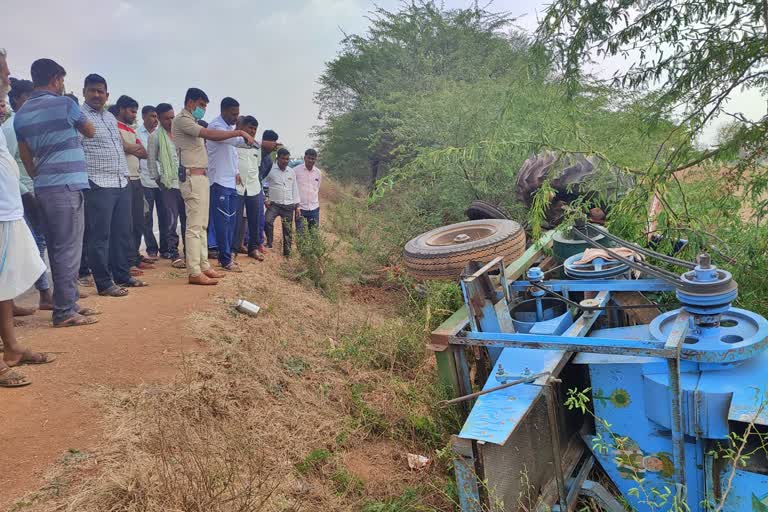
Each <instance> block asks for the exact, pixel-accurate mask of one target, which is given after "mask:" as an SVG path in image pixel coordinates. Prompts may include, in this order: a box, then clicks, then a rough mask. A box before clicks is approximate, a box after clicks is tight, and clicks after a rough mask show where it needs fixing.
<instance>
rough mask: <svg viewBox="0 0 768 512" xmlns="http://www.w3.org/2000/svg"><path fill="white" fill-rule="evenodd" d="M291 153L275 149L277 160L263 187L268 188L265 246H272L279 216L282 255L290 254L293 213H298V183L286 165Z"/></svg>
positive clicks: (282, 149) (291, 170)
mask: <svg viewBox="0 0 768 512" xmlns="http://www.w3.org/2000/svg"><path fill="white" fill-rule="evenodd" d="M290 159H291V153H290V152H289V151H288V150H287V149H285V148H280V149H279V150H278V151H277V162H275V164H274V165H273V166H272V170H271V171H269V174H267V177H266V178H264V188H265V189H268V194H267V197H266V201H265V204H266V206H267V214H266V219H265V222H264V232H265V233H266V235H267V248H272V242H273V241H274V232H275V219H276V218H277V217H280V224H281V225H282V226H283V256H285V257H288V256H290V255H291V238H292V231H293V229H292V226H293V218H294V213H295V214H296V215H297V216H298V215H299V202H300V199H299V184H298V183H297V182H296V173H294V172H293V169H291V168H290V167H288V162H289V161H290Z"/></svg>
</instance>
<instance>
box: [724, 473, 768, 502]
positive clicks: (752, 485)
mask: <svg viewBox="0 0 768 512" xmlns="http://www.w3.org/2000/svg"><path fill="white" fill-rule="evenodd" d="M731 471H732V469H731V468H730V467H727V468H726V469H725V470H724V471H723V472H722V473H721V475H720V493H721V495H723V494H724V493H725V491H726V489H727V486H728V480H729V479H730V476H731ZM722 510H724V511H727V512H768V475H761V474H759V473H751V472H749V471H744V470H741V469H737V470H735V474H734V478H733V485H732V487H731V489H730V491H729V492H728V496H727V497H726V499H725V506H724V507H723V509H722Z"/></svg>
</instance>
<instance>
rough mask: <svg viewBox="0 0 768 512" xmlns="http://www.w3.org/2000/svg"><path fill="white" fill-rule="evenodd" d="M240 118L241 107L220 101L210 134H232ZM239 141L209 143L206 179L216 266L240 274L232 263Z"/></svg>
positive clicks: (228, 100)
mask: <svg viewBox="0 0 768 512" xmlns="http://www.w3.org/2000/svg"><path fill="white" fill-rule="evenodd" d="M238 117H240V104H239V103H238V102H237V100H235V99H233V98H229V97H227V98H224V99H223V100H221V115H219V116H218V117H217V118H216V119H214V120H213V121H211V122H210V124H209V125H208V128H210V129H212V130H223V131H232V130H234V129H235V123H236V122H237V119H238ZM243 144H244V142H243V139H242V137H232V138H231V139H227V140H223V141H218V142H215V141H208V143H207V144H206V148H207V150H208V177H209V179H210V180H211V212H212V213H213V217H212V219H211V221H212V222H213V227H214V231H215V234H216V246H217V248H218V252H219V264H220V265H221V268H223V269H224V270H229V271H231V272H241V269H240V266H239V265H238V264H237V263H235V261H234V259H233V254H234V253H235V252H236V250H237V249H238V247H235V246H234V245H235V244H234V240H235V227H236V222H237V218H236V215H237V203H238V199H237V188H236V179H237V168H238V157H237V149H236V147H237V146H240V145H243Z"/></svg>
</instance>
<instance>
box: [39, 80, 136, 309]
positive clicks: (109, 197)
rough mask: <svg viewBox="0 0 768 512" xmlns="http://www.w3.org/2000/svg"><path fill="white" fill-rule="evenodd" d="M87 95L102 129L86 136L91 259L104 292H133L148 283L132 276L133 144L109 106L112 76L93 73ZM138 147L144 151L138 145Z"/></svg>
mask: <svg viewBox="0 0 768 512" xmlns="http://www.w3.org/2000/svg"><path fill="white" fill-rule="evenodd" d="M83 96H84V98H85V104H84V105H83V108H82V110H83V114H85V116H86V118H88V119H89V120H90V121H91V123H92V124H93V126H94V127H95V129H96V134H95V136H94V137H93V138H92V139H83V140H82V143H83V150H84V151H85V166H86V170H87V171H88V181H89V184H90V189H89V190H88V191H86V193H85V209H86V218H87V219H88V226H87V230H88V264H89V265H90V267H91V271H92V272H93V279H94V281H95V282H96V289H97V290H98V292H99V295H103V296H108V297H124V296H126V295H128V290H127V289H126V288H136V287H141V286H146V283H144V282H142V281H139V280H138V279H136V278H134V277H131V274H130V265H129V257H130V254H132V248H133V243H132V240H133V237H132V236H131V193H130V191H129V190H128V188H127V187H128V163H127V162H126V160H125V153H124V151H129V149H131V148H128V147H125V150H124V145H123V138H122V137H121V136H120V130H119V128H118V126H117V119H115V116H114V115H112V114H111V113H110V112H108V111H107V109H105V108H104V106H105V105H106V103H107V100H108V99H109V92H108V90H107V81H106V80H105V79H104V78H103V77H101V76H99V75H95V74H93V75H88V76H87V77H85V83H84V85H83ZM139 147H140V146H139ZM133 150H134V151H137V153H138V150H136V149H135V148H134V149H133ZM137 156H139V155H138V154H137ZM54 291H55V286H54Z"/></svg>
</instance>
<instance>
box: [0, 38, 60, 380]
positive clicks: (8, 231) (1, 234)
mask: <svg viewBox="0 0 768 512" xmlns="http://www.w3.org/2000/svg"><path fill="white" fill-rule="evenodd" d="M10 74H11V72H10V70H9V69H8V64H7V62H6V53H5V50H3V49H1V48H0V97H2V98H5V95H6V94H8V91H9V90H10V80H9V77H10ZM4 116H5V105H3V106H0V117H4ZM0 254H2V255H3V261H2V264H1V265H0V339H1V340H2V342H3V355H2V358H0V387H20V386H26V385H28V384H30V383H31V381H30V380H29V378H27V377H26V376H24V375H23V374H21V373H18V372H17V371H15V370H13V369H12V367H14V366H20V365H23V364H44V363H50V362H52V361H54V360H55V359H56V357H55V356H54V355H53V354H46V353H41V352H32V351H30V350H28V349H25V348H24V347H23V346H22V345H21V343H19V341H18V339H17V338H16V333H15V331H14V327H13V299H14V298H15V297H17V296H18V295H21V294H22V293H24V292H25V291H26V290H27V289H28V288H29V287H30V286H32V284H33V283H34V282H35V281H36V280H37V278H38V277H40V275H41V274H42V273H43V272H45V263H44V262H43V260H42V259H40V255H39V253H38V250H37V246H36V244H35V240H34V239H33V238H32V233H31V232H30V231H29V228H28V227H27V224H26V222H25V221H24V205H23V203H22V202H21V193H20V192H19V166H18V165H17V164H16V160H15V159H14V158H13V156H12V155H11V154H10V153H9V152H8V147H7V145H6V142H5V136H4V135H3V132H2V131H0Z"/></svg>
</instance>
